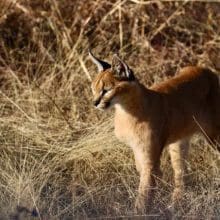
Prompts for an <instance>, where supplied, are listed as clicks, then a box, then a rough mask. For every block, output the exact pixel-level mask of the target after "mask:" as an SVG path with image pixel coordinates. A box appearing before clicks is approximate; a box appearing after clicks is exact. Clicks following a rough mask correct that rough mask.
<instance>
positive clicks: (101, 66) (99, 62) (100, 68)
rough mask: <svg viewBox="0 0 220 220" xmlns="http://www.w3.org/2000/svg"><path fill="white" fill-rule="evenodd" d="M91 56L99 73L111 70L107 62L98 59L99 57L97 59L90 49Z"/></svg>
mask: <svg viewBox="0 0 220 220" xmlns="http://www.w3.org/2000/svg"><path fill="white" fill-rule="evenodd" d="M89 56H90V58H91V60H92V62H93V63H94V64H96V66H97V67H98V71H99V72H101V71H104V70H106V69H109V68H111V65H110V64H108V63H107V62H105V61H103V60H100V59H98V58H97V57H95V56H94V54H93V53H92V51H91V50H90V49H89Z"/></svg>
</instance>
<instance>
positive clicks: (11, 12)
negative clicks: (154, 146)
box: [0, 0, 220, 219]
mask: <svg viewBox="0 0 220 220" xmlns="http://www.w3.org/2000/svg"><path fill="white" fill-rule="evenodd" d="M219 15H220V4H219V3H218V2H215V3H214V2H213V3H211V2H190V1H176V2H165V1H164V2H162V1H139V0H118V1H116V0H111V1H101V0H93V1H92V0H78V1H77V0H75V1H71V0H60V1H56V0H45V1H43V0H35V1H31V0H18V1H14V0H5V1H1V2H0V112H1V113H0V121H1V123H0V143H1V154H0V213H1V217H0V218H1V219H32V218H35V217H37V216H38V218H40V219H75V218H78V219H82V218H104V217H105V218H106V217H108V218H113V217H115V218H117V217H118V218H119V217H121V218H122V217H123V216H127V217H125V218H128V217H130V218H131V219H133V218H134V213H133V211H132V210H133V202H134V198H135V195H136V189H137V185H138V174H137V172H136V170H135V166H134V161H133V155H132V152H131V150H130V149H129V148H127V147H126V146H124V145H122V144H121V143H119V142H118V141H117V140H116V139H115V137H114V134H113V128H112V123H111V122H112V116H111V115H112V112H107V113H101V112H97V111H96V110H94V108H93V107H92V105H91V99H92V95H91V91H90V81H91V78H93V76H94V74H95V67H94V66H93V65H92V64H91V63H90V61H89V60H88V56H87V49H88V48H89V47H91V48H94V52H95V53H96V54H97V55H99V56H100V57H102V58H105V59H107V60H109V61H110V59H111V56H112V54H113V53H115V52H119V53H120V55H121V56H122V57H124V58H125V59H126V61H127V63H128V64H129V65H130V66H132V68H133V69H134V70H135V73H136V75H137V76H138V78H139V79H140V80H141V81H142V82H143V83H145V85H151V84H152V83H155V82H159V81H161V80H163V79H166V78H168V77H170V76H172V75H174V74H175V72H176V71H177V70H178V69H179V68H181V67H182V66H185V65H192V64H193V65H194V64H199V65H205V66H207V67H209V68H211V69H213V70H214V71H216V72H219V70H220V60H219V57H220V54H219V53H220V52H219V51H220V38H219V33H220V17H219ZM191 145H192V148H191V151H190V157H189V161H188V175H189V182H188V187H187V189H186V194H185V198H184V201H183V202H182V203H181V204H180V207H179V209H178V211H177V212H176V213H174V217H173V218H174V219H176V218H183V217H184V216H185V218H188V219H194V218H195V219H215V218H216V219H217V218H219V217H220V211H219V210H220V191H219V186H220V179H219V178H220V175H219V174H220V169H219V154H218V153H217V151H215V150H213V149H212V148H211V147H210V146H209V145H208V144H207V143H206V142H205V141H204V139H202V138H201V137H199V136H196V137H195V138H194V139H193V141H192V143H191ZM162 168H163V170H164V179H163V180H160V181H159V183H158V193H157V199H156V201H155V204H154V213H155V215H154V217H152V218H154V219H158V218H166V216H165V214H164V210H166V208H167V207H168V205H169V202H170V192H171V190H172V188H173V185H172V169H171V167H170V163H169V158H168V156H167V154H166V152H164V155H163V159H162Z"/></svg>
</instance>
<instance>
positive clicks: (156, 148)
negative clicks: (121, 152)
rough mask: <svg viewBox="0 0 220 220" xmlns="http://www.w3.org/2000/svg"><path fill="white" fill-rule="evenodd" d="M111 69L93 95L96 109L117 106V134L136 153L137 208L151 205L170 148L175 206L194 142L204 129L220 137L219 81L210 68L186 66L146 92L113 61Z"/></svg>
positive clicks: (101, 77)
mask: <svg viewBox="0 0 220 220" xmlns="http://www.w3.org/2000/svg"><path fill="white" fill-rule="evenodd" d="M113 59H114V58H113ZM115 59H116V58H115ZM117 61H118V60H117ZM119 61H120V60H119ZM122 64H123V65H125V64H124V63H122ZM112 66H113V67H112V68H111V69H107V70H103V71H101V72H100V73H99V74H98V75H97V76H96V77H95V79H94V81H93V83H92V90H93V93H94V97H95V100H99V102H98V104H97V101H96V104H97V107H99V108H102V109H105V108H107V106H109V105H110V106H114V107H115V122H114V124H115V134H116V136H117V138H118V139H119V140H120V141H122V142H124V143H126V144H127V145H129V146H130V147H131V148H132V149H133V152H134V156H135V162H136V167H137V170H138V171H139V173H140V184H139V189H138V196H137V199H136V204H135V207H136V209H137V210H138V211H141V212H145V211H146V210H148V208H149V207H150V206H151V201H152V199H153V195H154V188H155V177H156V176H159V175H160V157H161V153H162V151H163V149H164V147H165V146H166V145H169V153H170V156H171V162H172V166H173V169H174V182H175V189H174V192H173V201H174V202H175V201H176V200H178V199H179V198H180V197H181V195H182V192H183V188H184V180H183V176H184V168H185V165H184V161H185V159H186V157H187V151H188V140H189V138H190V137H191V136H192V135H193V134H195V133H196V132H201V129H202V130H203V132H205V134H206V135H207V137H209V140H211V141H214V140H217V139H219V137H220V104H219V103H220V85H219V80H218V76H217V75H216V74H214V73H212V72H211V71H210V70H208V69H205V68H200V67H185V68H183V69H182V70H181V71H180V72H179V73H178V74H177V75H176V76H175V77H173V78H171V79H169V80H167V81H165V82H162V83H159V84H156V85H154V86H152V87H151V88H146V87H144V86H143V85H142V84H141V83H139V82H138V80H137V79H134V80H126V78H125V79H124V78H123V77H122V78H120V77H119V75H117V74H115V72H114V62H113V64H112ZM129 73H130V72H129ZM103 90H106V91H107V92H106V91H105V93H102V91H103ZM107 104H108V105H107Z"/></svg>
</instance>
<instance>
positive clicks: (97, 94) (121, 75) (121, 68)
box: [89, 51, 135, 110]
mask: <svg viewBox="0 0 220 220" xmlns="http://www.w3.org/2000/svg"><path fill="white" fill-rule="evenodd" d="M89 55H90V58H91V60H92V61H93V63H95V64H96V65H97V67H98V74H97V75H96V76H95V78H94V79H93V81H92V92H93V96H94V99H93V103H94V105H95V107H97V108H99V109H102V110H104V109H107V108H109V107H112V106H114V105H115V104H117V103H120V102H121V100H122V99H125V96H126V94H125V93H127V91H126V90H127V89H126V87H128V86H129V84H130V83H132V82H134V81H135V77H134V74H133V71H132V70H131V69H130V68H129V67H128V65H127V64H126V63H125V62H124V61H122V60H121V59H120V58H119V57H118V56H117V55H116V54H115V55H113V59H112V64H111V65H110V64H108V63H107V62H105V61H102V60H100V59H98V58H96V57H95V56H94V55H93V54H92V52H91V51H89Z"/></svg>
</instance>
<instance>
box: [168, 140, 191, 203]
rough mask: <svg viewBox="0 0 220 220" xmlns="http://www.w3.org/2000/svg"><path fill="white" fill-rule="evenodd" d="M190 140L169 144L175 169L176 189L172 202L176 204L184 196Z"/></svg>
mask: <svg viewBox="0 0 220 220" xmlns="http://www.w3.org/2000/svg"><path fill="white" fill-rule="evenodd" d="M188 148H189V140H188V139H183V140H180V141H178V142H175V143H173V144H170V145H169V154H170V159H171V164H172V167H173V171H174V185H175V187H174V191H173V194H172V202H173V204H175V203H176V202H177V201H178V200H179V199H181V198H182V196H183V192H184V185H185V183H184V175H185V171H186V159H187V156H188Z"/></svg>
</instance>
